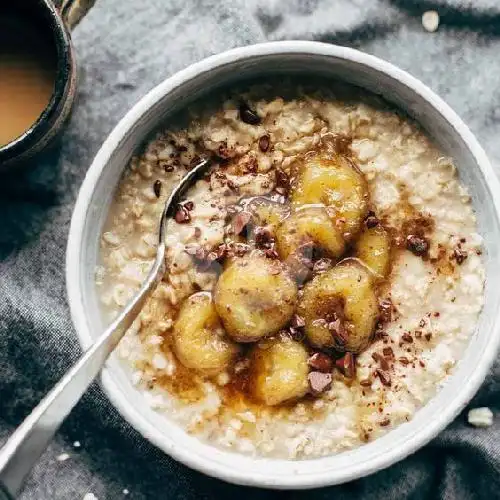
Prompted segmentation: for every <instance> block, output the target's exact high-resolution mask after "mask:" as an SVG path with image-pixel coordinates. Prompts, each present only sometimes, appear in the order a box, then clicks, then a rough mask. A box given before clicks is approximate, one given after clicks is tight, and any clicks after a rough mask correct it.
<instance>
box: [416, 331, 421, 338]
mask: <svg viewBox="0 0 500 500" xmlns="http://www.w3.org/2000/svg"><path fill="white" fill-rule="evenodd" d="M415 338H417V339H420V338H422V332H421V330H415Z"/></svg>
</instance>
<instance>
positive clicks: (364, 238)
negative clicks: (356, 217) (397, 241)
mask: <svg viewBox="0 0 500 500" xmlns="http://www.w3.org/2000/svg"><path fill="white" fill-rule="evenodd" d="M354 250H355V255H356V257H357V258H358V259H360V260H361V261H363V263H364V264H365V265H366V266H367V267H368V268H369V269H370V270H371V271H372V272H373V273H374V274H375V275H376V276H377V277H378V278H385V277H386V276H387V275H388V274H389V271H390V268H391V237H390V235H389V233H388V232H387V230H386V229H385V228H384V227H383V226H382V225H381V224H380V223H379V224H377V225H376V226H375V227H366V228H365V229H363V231H362V232H361V234H360V235H359V237H358V239H357V240H356V243H355V246H354Z"/></svg>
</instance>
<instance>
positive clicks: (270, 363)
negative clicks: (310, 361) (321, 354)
mask: <svg viewBox="0 0 500 500" xmlns="http://www.w3.org/2000/svg"><path fill="white" fill-rule="evenodd" d="M307 358H308V354H307V350H306V348H305V347H304V346H303V345H302V344H300V343H299V342H296V341H295V340H292V339H290V338H287V337H279V338H278V337H273V338H270V339H265V340H261V341H260V342H259V343H258V344H256V345H255V346H254V347H253V348H252V351H251V354H250V359H251V364H250V377H251V379H250V389H251V391H252V394H253V396H254V397H255V398H256V399H258V400H259V401H262V402H263V403H265V404H267V405H269V406H274V405H278V404H280V403H284V402H286V401H291V400H294V399H298V398H301V397H302V396H304V395H305V394H306V392H307V391H308V388H309V385H308V381H307V375H308V373H309V368H308V365H307Z"/></svg>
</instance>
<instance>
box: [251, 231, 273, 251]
mask: <svg viewBox="0 0 500 500" xmlns="http://www.w3.org/2000/svg"><path fill="white" fill-rule="evenodd" d="M273 242H274V238H273V235H272V233H271V231H269V229H267V227H261V226H259V227H256V228H255V246H256V247H257V248H262V249H265V248H271V245H272V243H273Z"/></svg>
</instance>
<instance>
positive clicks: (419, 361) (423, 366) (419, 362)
mask: <svg viewBox="0 0 500 500" xmlns="http://www.w3.org/2000/svg"><path fill="white" fill-rule="evenodd" d="M418 364H419V365H420V366H421V367H422V368H425V363H424V362H423V361H422V360H421V359H419V360H418Z"/></svg>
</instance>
